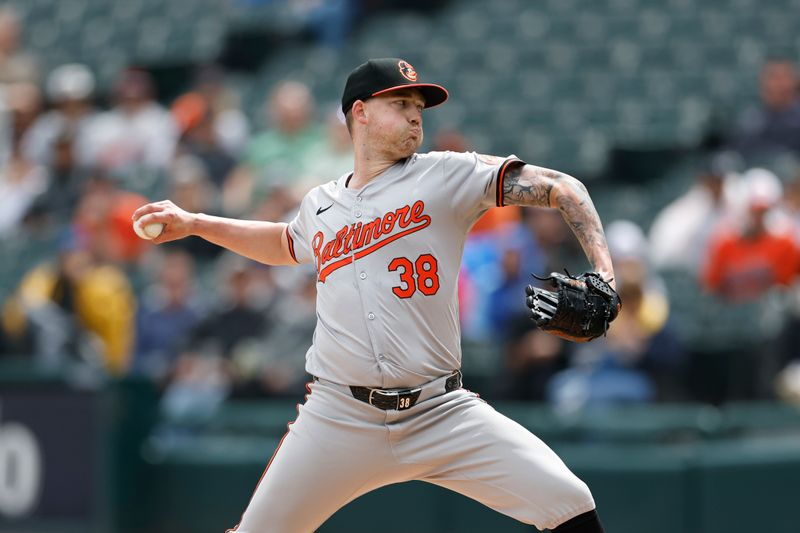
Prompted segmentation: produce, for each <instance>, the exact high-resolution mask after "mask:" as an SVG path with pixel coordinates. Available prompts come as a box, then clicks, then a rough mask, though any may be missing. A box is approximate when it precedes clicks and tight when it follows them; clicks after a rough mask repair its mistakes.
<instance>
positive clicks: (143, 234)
mask: <svg viewBox="0 0 800 533" xmlns="http://www.w3.org/2000/svg"><path fill="white" fill-rule="evenodd" d="M139 220H141V219H139ZM139 220H136V221H134V222H133V231H134V232H136V235H138V236H139V237H140V238H142V239H146V240H148V241H149V240H150V239H155V238H156V237H158V236H159V235H161V232H162V231H164V224H162V223H161V222H151V223H150V224H148V225H146V226H144V227H142V225H141V223H140V222H139Z"/></svg>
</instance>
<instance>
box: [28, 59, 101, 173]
mask: <svg viewBox="0 0 800 533" xmlns="http://www.w3.org/2000/svg"><path fill="white" fill-rule="evenodd" d="M94 88H95V80H94V75H93V74H92V72H91V71H90V70H89V68H88V67H86V66H85V65H82V64H80V63H72V64H67V65H61V66H60V67H58V68H56V69H54V70H53V71H52V72H51V73H50V75H49V76H48V77H47V84H46V95H47V99H48V101H49V102H50V104H51V105H52V108H51V109H50V110H49V111H48V112H46V113H44V114H43V115H42V116H40V117H39V118H38V119H37V120H36V122H35V123H34V124H33V125H32V126H31V128H30V130H29V131H28V132H27V134H26V135H25V138H24V139H23V145H24V150H25V153H26V155H27V156H28V157H30V158H31V159H32V160H34V161H37V162H38V163H41V164H43V165H52V164H53V163H54V158H55V154H54V152H55V145H56V143H57V142H58V140H59V139H63V138H70V139H71V146H72V149H73V150H74V155H73V159H74V160H75V162H76V164H77V166H81V167H87V166H89V165H90V163H91V160H90V155H91V151H92V148H93V147H92V146H91V145H90V144H89V143H90V134H91V130H92V128H93V126H94V125H95V123H96V120H97V117H98V111H97V109H96V108H95V106H94V101H93V97H94Z"/></svg>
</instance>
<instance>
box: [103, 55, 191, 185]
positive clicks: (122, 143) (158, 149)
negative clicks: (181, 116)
mask: <svg viewBox="0 0 800 533" xmlns="http://www.w3.org/2000/svg"><path fill="white" fill-rule="evenodd" d="M111 97H112V101H113V107H112V108H111V109H110V110H109V111H106V112H104V113H102V114H101V115H100V116H99V117H98V119H97V122H96V124H95V125H93V127H92V129H91V131H90V141H89V145H90V146H91V147H92V151H91V154H90V157H89V159H90V162H91V163H92V165H93V166H97V167H100V168H103V169H106V170H107V171H110V172H112V173H114V174H116V173H120V174H127V173H132V172H134V171H136V170H137V169H139V168H141V167H144V168H147V169H165V168H167V166H168V165H169V163H170V162H171V161H172V157H173V154H174V152H175V143H176V141H177V136H178V132H177V128H176V126H175V123H174V121H173V120H172V116H171V115H170V113H169V111H167V110H166V109H164V108H163V107H162V106H161V105H160V104H158V103H157V102H156V100H155V88H154V86H153V80H152V79H151V77H150V74H148V73H147V72H146V71H144V70H139V69H133V68H130V69H126V70H124V71H123V72H122V73H120V75H119V76H118V77H117V80H116V81H115V83H114V87H113V89H112V95H111Z"/></svg>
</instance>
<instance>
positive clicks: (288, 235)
mask: <svg viewBox="0 0 800 533" xmlns="http://www.w3.org/2000/svg"><path fill="white" fill-rule="evenodd" d="M286 241H287V242H288V243H289V255H291V256H292V259H294V262H295V263H299V262H300V261H298V260H297V256H296V255H294V239H292V234H291V233H289V225H288V224H287V225H286Z"/></svg>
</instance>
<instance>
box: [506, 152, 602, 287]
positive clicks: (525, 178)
mask: <svg viewBox="0 0 800 533" xmlns="http://www.w3.org/2000/svg"><path fill="white" fill-rule="evenodd" d="M503 202H504V204H505V205H526V206H533V207H554V208H557V209H558V210H559V211H560V212H561V216H562V217H563V218H564V220H565V221H566V222H567V224H569V227H570V229H572V232H573V233H574V234H575V237H577V239H578V241H579V242H580V244H581V247H582V248H583V251H584V253H585V254H586V258H587V259H588V260H589V262H590V263H591V265H592V267H593V268H594V269H595V270H598V271H605V272H606V273H608V274H610V273H612V272H613V271H612V270H611V258H610V255H609V253H608V245H607V244H606V238H605V234H604V233H603V225H602V223H601V222H600V216H599V215H598V214H597V210H596V209H595V207H594V204H593V203H592V199H591V198H590V197H589V192H588V191H587V190H586V187H584V185H583V183H581V182H580V181H578V180H576V179H575V178H573V177H572V176H569V175H567V174H564V173H562V172H558V171H555V170H551V169H547V168H541V167H536V166H533V165H517V166H514V167H512V168H510V169H508V170H507V171H506V174H505V176H504V179H503Z"/></svg>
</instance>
